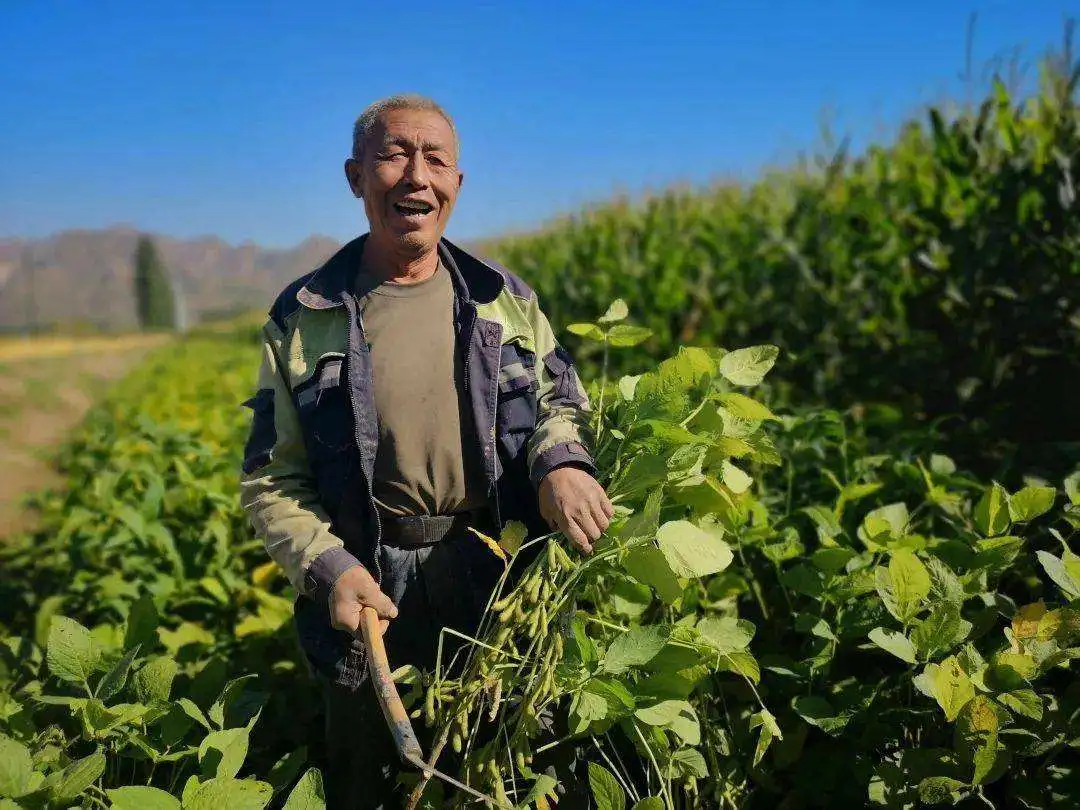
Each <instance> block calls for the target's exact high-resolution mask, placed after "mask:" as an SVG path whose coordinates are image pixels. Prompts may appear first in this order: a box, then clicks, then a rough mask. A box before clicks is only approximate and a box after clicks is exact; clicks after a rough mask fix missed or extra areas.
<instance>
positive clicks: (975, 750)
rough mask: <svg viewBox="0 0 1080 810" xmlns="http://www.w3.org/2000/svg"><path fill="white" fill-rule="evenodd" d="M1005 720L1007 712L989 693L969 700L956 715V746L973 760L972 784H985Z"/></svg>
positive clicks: (997, 753) (998, 747)
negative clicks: (999, 706) (995, 703)
mask: <svg viewBox="0 0 1080 810" xmlns="http://www.w3.org/2000/svg"><path fill="white" fill-rule="evenodd" d="M1006 719H1007V715H1006V713H1005V712H1004V711H1003V710H1001V709H999V708H998V707H997V706H995V705H994V702H993V701H992V700H990V698H988V697H987V696H986V695H976V696H975V697H973V698H972V699H971V700H969V701H968V702H967V704H965V706H964V708H963V709H962V710H961V711H960V714H959V716H958V717H957V718H956V729H955V733H954V737H955V740H954V747H955V748H956V749H957V750H958V751H960V752H962V753H964V754H965V755H966V756H967V757H968V758H969V759H970V760H971V762H972V765H973V769H974V776H973V777H972V779H971V783H972V784H974V785H978V784H982V783H983V782H984V781H986V780H987V777H988V776H989V775H990V773H991V772H992V771H993V770H994V767H995V765H996V764H997V762H998V756H999V753H1000V750H1001V746H1000V744H999V742H998V730H999V729H1000V728H1001V724H1002V723H1003V722H1004V721H1005V720H1006Z"/></svg>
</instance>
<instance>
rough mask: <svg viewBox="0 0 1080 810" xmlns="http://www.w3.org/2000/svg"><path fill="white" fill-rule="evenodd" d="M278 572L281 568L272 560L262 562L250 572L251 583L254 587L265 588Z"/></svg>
mask: <svg viewBox="0 0 1080 810" xmlns="http://www.w3.org/2000/svg"><path fill="white" fill-rule="evenodd" d="M279 573H281V569H280V568H279V567H278V564H277V563H276V562H274V561H273V560H271V561H270V562H267V563H263V564H262V565H260V566H259V567H258V568H256V569H255V570H254V571H252V572H251V584H252V585H254V586H255V587H256V588H263V589H264V590H265V589H266V587H267V586H268V585H269V584H270V583H271V582H273V581H274V580H275V579H277V575H278V574H279Z"/></svg>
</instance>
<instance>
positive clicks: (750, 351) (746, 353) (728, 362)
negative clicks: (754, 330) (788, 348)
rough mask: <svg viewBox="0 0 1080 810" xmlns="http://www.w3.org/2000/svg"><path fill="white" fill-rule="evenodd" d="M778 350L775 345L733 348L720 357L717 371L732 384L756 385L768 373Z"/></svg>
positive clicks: (777, 354) (774, 361)
mask: <svg viewBox="0 0 1080 810" xmlns="http://www.w3.org/2000/svg"><path fill="white" fill-rule="evenodd" d="M779 354H780V350H779V349H778V348H777V347H776V346H767V345H766V346H749V347H747V348H745V349H735V350H734V351H730V352H728V353H727V354H725V355H724V356H723V357H721V358H720V366H719V371H720V373H721V374H722V375H723V376H724V378H725V379H727V381H728V382H730V383H733V384H734V385H742V386H754V385H758V384H759V383H760V382H761V381H762V380H763V379H765V375H766V374H768V373H769V370H770V369H772V367H773V365H774V364H775V363H776V358H777V357H778V356H779Z"/></svg>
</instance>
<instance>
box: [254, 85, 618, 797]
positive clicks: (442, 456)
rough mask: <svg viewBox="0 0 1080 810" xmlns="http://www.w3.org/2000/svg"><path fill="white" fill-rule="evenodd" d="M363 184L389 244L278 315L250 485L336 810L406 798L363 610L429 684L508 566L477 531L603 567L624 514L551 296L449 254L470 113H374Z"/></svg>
mask: <svg viewBox="0 0 1080 810" xmlns="http://www.w3.org/2000/svg"><path fill="white" fill-rule="evenodd" d="M345 176H346V178H347V179H348V182H349V188H350V189H351V190H352V193H353V194H354V195H355V196H356V197H359V198H360V199H361V200H363V203H364V210H365V213H366V214H367V220H368V224H369V232H368V233H367V234H365V235H363V236H360V237H359V238H357V239H355V240H353V241H352V242H350V243H348V244H347V245H345V246H344V247H343V248H342V249H341V250H340V251H339V252H338V253H337V254H335V255H334V256H333V257H331V258H330V259H329V260H328V261H327V262H326V264H324V265H323V266H322V267H320V268H319V269H317V270H316V271H315V272H313V273H310V274H309V275H306V276H304V277H302V278H300V279H299V280H297V281H296V282H294V283H293V284H292V285H290V286H289V287H288V288H286V289H285V291H284V292H282V293H281V295H280V296H279V297H278V299H277V301H276V302H275V303H274V305H273V307H272V308H271V310H270V316H269V320H268V321H267V323H266V325H265V327H264V330H263V337H264V346H263V360H262V367H261V370H260V372H259V382H258V392H257V393H256V395H255V397H254V398H253V399H251V400H249V402H248V403H247V404H248V405H249V406H250V407H251V408H252V410H253V412H254V413H253V420H252V427H251V432H250V435H249V438H248V442H247V446H246V448H245V452H244V464H243V477H242V484H241V492H242V501H243V505H244V509H245V510H246V512H247V514H248V516H249V518H250V520H251V523H252V525H253V526H254V528H255V530H256V532H257V533H258V534H259V536H260V537H262V538H263V539H264V541H265V543H266V548H267V551H268V552H269V554H270V556H271V557H272V558H273V559H274V560H275V561H277V563H278V564H279V565H280V566H281V567H282V569H284V571H285V573H286V575H287V576H288V577H289V580H290V581H291V582H292V584H293V585H294V586H295V588H296V590H297V591H298V593H299V594H300V596H299V597H298V599H297V602H296V616H295V621H296V626H297V630H298V634H299V637H300V641H301V644H302V647H303V649H304V651H305V653H306V655H307V658H308V660H309V661H310V663H311V665H312V668H313V669H314V671H315V672H316V673H318V675H319V676H320V678H321V680H322V681H323V684H324V688H325V693H326V710H327V727H326V734H327V738H326V744H327V757H328V761H327V768H326V773H327V793H328V796H327V798H328V799H329V803H330V807H331V808H333V809H334V810H339V808H340V809H341V810H345V808H349V810H351V808H356V807H390V806H393V805H394V803H395V801H396V800H395V798H394V795H395V794H394V787H393V781H394V777H393V774H394V773H395V771H396V764H397V763H396V757H395V755H394V752H393V747H392V743H391V739H390V735H389V732H388V730H387V729H386V728H385V726H384V724H383V721H382V718H381V715H380V713H379V709H378V705H377V703H376V701H375V698H374V693H373V690H372V688H371V687H370V684H369V681H368V680H367V678H366V671H365V658H364V648H363V644H362V642H361V641H360V640H358V625H359V620H360V612H361V610H362V608H363V607H364V606H370V607H372V608H374V609H375V610H376V611H377V612H378V614H379V616H380V618H381V619H382V620H383V630H384V633H385V634H386V645H387V648H388V651H389V654H390V659H391V662H392V664H393V665H395V666H400V665H402V664H405V663H411V664H415V665H417V666H420V667H430V666H432V665H433V664H434V661H435V655H436V648H437V643H438V636H439V632H440V630H441V629H442V628H443V627H452V628H455V629H457V630H459V631H462V632H465V633H471V632H474V631H475V629H476V626H477V624H478V622H479V620H480V616H481V612H482V610H483V607H484V605H485V604H486V602H487V598H488V596H489V594H490V590H491V588H492V585H493V584H494V582H495V580H496V579H497V578H498V576H499V574H500V573H501V570H502V562H501V561H500V560H498V559H497V558H496V557H495V555H494V554H492V553H491V552H490V551H489V550H488V549H487V548H486V547H485V546H484V545H483V544H482V543H480V542H479V541H477V540H476V539H475V537H473V536H472V535H471V534H470V533H468V532H467V531H466V528H467V527H468V526H472V527H475V528H477V529H480V530H483V531H486V532H497V531H498V530H499V527H501V526H502V525H505V523H506V522H507V521H509V520H519V521H522V522H524V523H525V525H526V526H527V527H528V528H529V530H530V533H532V534H541V533H544V532H545V531H548V530H551V529H556V530H559V531H561V532H563V533H564V534H565V535H566V536H567V537H568V538H569V539H570V540H571V541H572V542H573V543H574V544H575V545H576V546H578V547H579V548H580V549H581V550H582V551H583V552H584V553H588V552H589V551H590V550H591V543H592V542H594V541H595V540H597V538H599V537H600V535H601V534H602V533H603V532H604V531H605V529H606V528H607V526H608V522H609V521H610V519H611V517H612V514H613V511H612V507H611V503H610V501H609V500H608V498H607V496H606V494H605V493H604V490H603V488H602V487H601V486H600V485H599V484H598V483H597V481H596V480H595V479H594V477H593V473H594V472H595V470H594V467H593V461H592V458H591V457H590V453H589V450H588V448H587V442H588V438H589V437H588V435H587V430H588V411H589V405H588V401H587V399H586V397H585V393H584V391H583V388H582V386H581V383H580V380H579V379H578V376H577V374H576V372H575V370H574V366H573V362H572V360H571V359H570V357H569V355H568V354H567V353H566V351H565V350H564V349H563V348H562V347H561V346H560V345H559V344H558V342H557V341H556V339H555V337H554V335H553V333H552V330H551V327H550V325H549V323H548V321H547V318H546V317H545V316H544V314H543V312H542V311H541V310H540V305H539V303H538V301H537V297H536V295H535V293H533V291H532V290H531V289H529V287H528V286H527V285H526V284H525V283H524V282H523V281H522V280H521V279H519V278H518V277H517V276H515V275H514V274H512V273H510V272H509V271H508V270H506V269H504V268H502V267H500V266H498V265H496V264H494V263H492V262H488V261H485V260H482V259H480V258H477V257H475V256H472V255H470V254H469V253H467V252H466V251H464V250H462V249H461V248H459V247H457V246H455V245H453V244H451V243H450V242H448V241H446V240H445V239H444V238H443V232H444V230H445V229H446V224H447V221H448V220H449V219H450V214H451V212H452V211H453V208H454V203H455V202H456V200H457V196H458V191H459V190H460V188H461V183H462V179H463V174H462V172H461V170H460V169H459V168H458V139H457V132H456V130H455V128H454V124H453V121H452V120H451V118H450V116H449V115H447V113H446V112H445V111H444V110H443V109H442V108H441V107H440V106H438V105H437V104H436V103H435V102H433V101H431V100H430V99H426V98H422V97H418V96H395V97H392V98H388V99H385V100H383V101H380V102H377V103H375V104H373V105H371V106H370V107H369V108H368V109H367V110H366V111H365V112H364V113H363V114H362V115H361V116H360V118H359V119H357V122H356V126H355V128H354V131H353V149H352V157H350V158H349V159H348V160H347V161H346V162H345Z"/></svg>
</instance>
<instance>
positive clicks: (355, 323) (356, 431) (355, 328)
mask: <svg viewBox="0 0 1080 810" xmlns="http://www.w3.org/2000/svg"><path fill="white" fill-rule="evenodd" d="M346 295H348V294H346ZM348 300H351V301H352V306H348V305H346V307H345V308H346V309H347V310H348V311H349V315H350V318H352V323H351V324H350V326H349V339H350V342H352V339H353V336H354V335H355V336H356V338H358V339H359V338H360V337H361V336H362V335H363V332H364V325H363V320H362V318H361V317H360V309H359V307H358V306H357V302H356V299H355V298H353V297H352V296H351V295H349V296H348ZM363 341H364V347H363V349H361V347H360V346H355V347H351V348H350V351H349V358H350V360H351V359H352V355H353V348H355V350H356V351H357V352H360V351H366V352H368V354H369V355H370V352H371V345H370V344H369V343H368V342H367V338H366V337H364V338H363ZM368 362H369V363H370V362H371V360H370V357H369V358H368ZM350 372H351V369H350ZM372 384H374V380H372ZM352 400H353V386H352V383H351V382H350V384H349V403H350V406H351V407H352V412H353V439H354V440H355V441H356V448H357V450H358V451H360V460H361V461H360V475H361V476H362V477H363V479H364V488H365V489H366V490H367V498H368V508H369V509H370V510H371V511H372V513H373V514H374V515H375V543H374V544H373V548H372V555H371V561H372V563H373V564H374V566H375V581H376V582H377V583H380V584H381V583H382V564H381V563H380V562H379V546H380V544H381V542H382V518H381V517H380V516H379V508H378V506H376V504H375V491H374V489H373V488H372V485H371V478H370V477H369V476H368V474H367V471H366V470H365V469H364V463H363V459H364V454H363V451H362V450H360V448H361V447H363V446H364V445H363V443H362V441H361V439H362V437H361V436H360V422H359V420H358V419H356V408H355V406H354V404H353V401H352ZM373 463H374V462H373Z"/></svg>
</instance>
